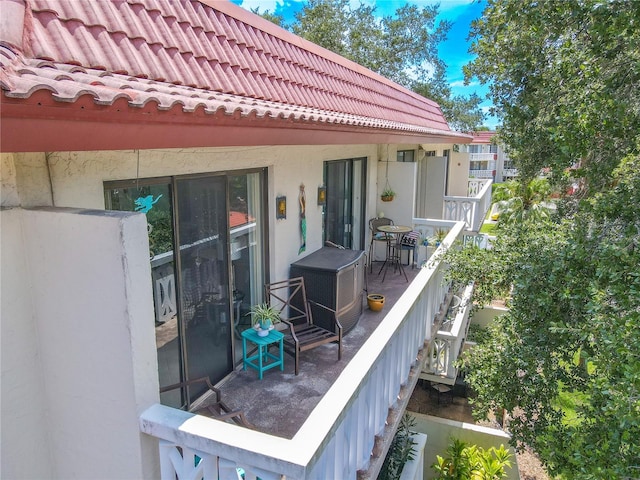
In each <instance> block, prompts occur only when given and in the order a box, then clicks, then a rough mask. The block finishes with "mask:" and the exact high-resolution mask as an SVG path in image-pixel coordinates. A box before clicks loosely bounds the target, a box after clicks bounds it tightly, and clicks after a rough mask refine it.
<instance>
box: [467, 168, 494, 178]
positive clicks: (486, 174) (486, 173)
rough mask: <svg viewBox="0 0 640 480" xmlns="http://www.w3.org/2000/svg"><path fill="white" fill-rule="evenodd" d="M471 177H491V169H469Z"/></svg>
mask: <svg viewBox="0 0 640 480" xmlns="http://www.w3.org/2000/svg"><path fill="white" fill-rule="evenodd" d="M469 176H470V177H472V178H493V170H469Z"/></svg>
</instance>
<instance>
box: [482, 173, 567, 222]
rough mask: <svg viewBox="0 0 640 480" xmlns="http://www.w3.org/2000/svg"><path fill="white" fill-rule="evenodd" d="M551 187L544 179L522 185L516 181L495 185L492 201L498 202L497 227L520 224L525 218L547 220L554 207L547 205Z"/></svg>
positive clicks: (535, 179)
mask: <svg viewBox="0 0 640 480" xmlns="http://www.w3.org/2000/svg"><path fill="white" fill-rule="evenodd" d="M550 197H551V186H550V185H549V182H548V181H547V180H546V179H545V178H534V179H533V180H531V181H529V182H528V183H526V184H524V183H522V182H519V181H517V180H513V181H510V182H506V183H503V184H498V185H496V188H495V190H494V195H493V200H494V201H497V202H499V206H500V216H499V218H498V227H499V228H503V227H504V226H505V225H511V224H514V223H521V222H522V221H523V220H524V219H525V218H532V217H535V218H537V219H539V220H546V219H549V217H550V216H551V212H552V210H553V208H554V207H555V205H553V204H551V203H549V200H550Z"/></svg>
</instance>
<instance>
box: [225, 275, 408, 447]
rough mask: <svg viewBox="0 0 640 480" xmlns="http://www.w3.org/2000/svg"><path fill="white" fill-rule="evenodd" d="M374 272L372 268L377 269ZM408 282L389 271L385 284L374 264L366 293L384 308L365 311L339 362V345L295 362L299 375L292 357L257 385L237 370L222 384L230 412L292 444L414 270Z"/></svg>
mask: <svg viewBox="0 0 640 480" xmlns="http://www.w3.org/2000/svg"><path fill="white" fill-rule="evenodd" d="M376 267H377V268H376ZM404 267H405V272H406V273H407V277H408V278H409V283H407V282H406V281H405V279H404V277H403V276H402V274H401V273H400V272H393V271H392V270H389V271H388V272H387V275H386V279H385V281H384V283H383V282H382V275H378V270H379V269H380V263H377V262H376V263H374V265H373V272H372V273H369V269H368V268H367V270H366V272H367V285H368V291H369V293H379V294H382V295H384V296H385V307H384V309H383V310H382V311H380V312H373V311H371V310H369V309H368V308H367V305H366V297H364V298H363V301H364V311H363V314H362V316H361V317H360V320H359V321H358V323H357V325H356V326H355V327H354V328H353V329H352V330H351V331H350V332H349V333H347V334H346V335H345V336H344V338H343V340H342V343H343V345H342V359H341V360H340V361H338V346H337V345H334V344H329V345H324V346H321V347H318V348H315V349H313V350H310V351H307V352H304V353H302V354H301V357H300V373H299V375H297V376H296V375H295V374H294V371H293V367H294V362H293V357H291V356H290V355H287V354H286V353H285V356H284V365H285V366H284V371H283V372H281V371H280V370H279V369H272V370H269V371H267V372H265V374H264V377H263V379H262V380H259V379H258V374H257V372H256V371H255V370H253V369H248V370H246V371H243V370H242V367H239V369H237V370H236V371H235V372H234V374H233V375H232V376H231V377H230V378H229V380H228V381H227V382H225V383H224V385H222V386H221V391H222V396H223V399H224V401H225V403H227V404H228V405H229V406H230V407H232V408H233V409H241V410H243V411H244V413H245V415H246V416H247V419H248V420H249V421H250V422H251V423H252V424H253V425H254V426H255V428H256V430H258V431H261V432H264V433H268V434H270V435H275V436H279V437H283V438H288V439H291V438H293V436H294V435H295V434H296V432H297V431H298V429H299V428H300V427H301V426H302V424H303V423H304V422H305V420H306V419H307V418H308V417H309V414H310V413H311V411H312V410H313V409H314V408H315V407H316V405H317V404H318V402H319V401H320V399H321V398H322V396H323V395H324V394H325V393H326V392H327V390H328V389H329V387H330V386H331V385H332V384H333V381H334V380H335V379H336V378H338V376H339V375H340V373H342V371H343V369H344V368H345V367H346V365H347V364H348V363H349V362H350V361H351V359H352V358H353V356H354V355H355V354H356V353H357V352H358V350H359V349H360V347H361V346H362V345H363V344H364V342H365V341H366V340H367V339H368V338H369V336H370V335H371V333H372V332H373V331H374V330H375V328H376V327H377V326H378V325H379V323H380V321H381V320H382V319H383V318H384V316H385V315H386V312H388V311H389V310H390V309H391V307H392V306H393V304H394V303H395V302H396V301H397V300H398V299H399V298H400V296H401V295H402V293H404V291H405V289H406V288H407V287H408V286H409V285H410V283H411V281H412V280H413V279H414V278H415V277H416V275H417V274H418V272H419V269H417V268H416V269H412V268H411V266H408V267H407V266H406V265H405V266H404Z"/></svg>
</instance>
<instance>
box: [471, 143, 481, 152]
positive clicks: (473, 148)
mask: <svg viewBox="0 0 640 480" xmlns="http://www.w3.org/2000/svg"><path fill="white" fill-rule="evenodd" d="M469 153H482V145H469Z"/></svg>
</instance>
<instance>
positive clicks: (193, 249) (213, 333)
mask: <svg viewBox="0 0 640 480" xmlns="http://www.w3.org/2000/svg"><path fill="white" fill-rule="evenodd" d="M226 183H227V180H226V177H224V176H217V177H196V178H186V179H177V180H176V181H175V185H176V206H177V211H178V215H177V221H176V225H177V231H176V238H177V240H178V241H177V244H178V246H179V248H178V249H177V252H178V255H177V262H178V265H179V271H180V275H179V278H180V284H179V285H180V288H179V290H178V292H179V294H178V297H179V299H180V305H181V307H182V308H181V314H182V315H181V324H182V331H183V335H184V336H183V343H184V350H185V352H186V358H185V361H186V370H187V372H186V374H187V378H189V379H194V378H199V377H204V376H208V377H209V378H210V379H211V380H212V381H213V382H214V383H215V382H217V381H219V380H220V379H222V378H224V376H226V375H227V374H228V373H229V372H231V370H233V360H232V350H231V348H232V347H231V342H232V336H231V325H232V322H233V320H232V318H231V301H230V298H231V297H230V291H229V278H230V277H229V261H228V258H227V251H228V247H229V245H228V238H227V236H228V235H227V233H228V231H229V226H228V216H227V206H226V199H227V189H226ZM202 388H206V385H205V386H203V387H202ZM192 390H193V391H190V396H191V397H192V398H190V400H193V399H194V398H195V397H197V396H198V395H200V394H201V393H202V392H201V391H198V390H197V389H192Z"/></svg>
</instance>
